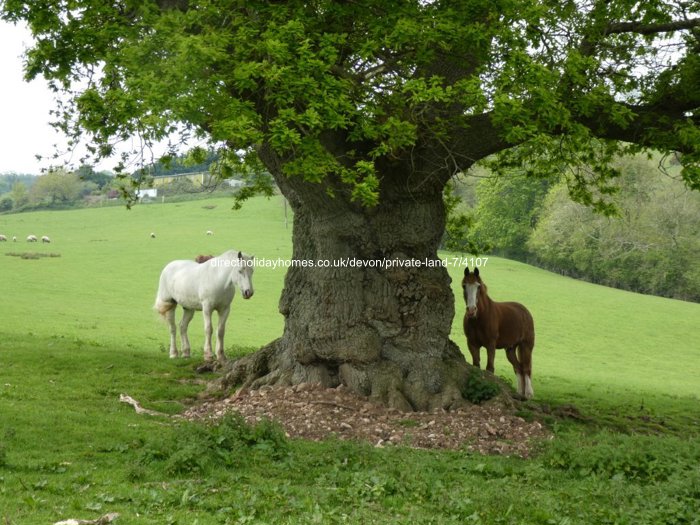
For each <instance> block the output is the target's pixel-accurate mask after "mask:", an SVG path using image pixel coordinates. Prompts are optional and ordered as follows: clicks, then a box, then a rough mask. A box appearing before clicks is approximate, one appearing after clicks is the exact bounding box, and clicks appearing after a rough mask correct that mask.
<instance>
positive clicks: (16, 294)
mask: <svg viewBox="0 0 700 525" xmlns="http://www.w3.org/2000/svg"><path fill="white" fill-rule="evenodd" d="M231 205H232V202H231V201H229V200H226V199H211V200H205V201H192V202H183V203H177V204H150V205H142V206H136V207H134V209H132V210H131V211H127V210H125V209H124V208H123V207H110V208H104V209H86V210H74V211H60V212H35V213H27V214H18V215H3V216H0V233H2V234H5V235H7V236H8V237H9V238H12V236H13V235H16V236H17V237H18V239H19V240H18V242H16V243H13V242H11V241H10V242H7V243H0V283H1V289H0V293H1V294H2V295H1V296H0V297H1V298H2V300H1V301H0V523H2V524H3V525H5V524H13V525H15V524H27V525H34V524H40V523H54V522H56V521H59V520H61V519H68V518H82V519H87V518H91V519H92V518H95V517H98V516H100V515H101V514H104V513H107V512H119V513H120V514H121V518H120V519H119V521H118V523H119V524H120V525H122V524H164V523H170V524H210V523H211V524H228V523H231V524H232V523H408V522H410V523H542V524H558V523H561V524H564V523H696V522H697V520H698V518H697V516H698V510H700V505H699V504H698V501H699V499H700V469H699V468H698V464H699V463H700V462H699V461H698V460H699V459H700V446H698V444H697V442H696V441H697V438H698V436H700V408H699V404H698V397H697V386H698V380H697V370H700V351H699V350H700V324H699V323H698V319H700V305H698V304H691V303H685V302H680V301H673V300H668V299H661V298H655V297H648V296H641V295H638V294H632V293H627V292H622V291H619V290H612V289H608V288H604V287H601V286H596V285H592V284H588V283H583V282H578V281H575V280H572V279H569V278H564V277H561V276H558V275H554V274H552V273H549V272H545V271H543V270H539V269H536V268H532V267H529V266H526V265H523V264H520V263H516V262H512V261H507V260H503V259H498V258H489V259H488V261H487V263H486V265H485V266H483V267H482V269H481V271H482V276H483V278H484V280H485V282H486V283H487V284H488V285H489V291H490V295H491V296H492V297H493V298H494V299H496V300H517V301H520V302H523V303H524V304H526V305H527V306H528V307H529V308H530V310H531V311H532V313H533V316H534V318H535V324H536V332H537V340H536V345H535V352H534V357H533V359H534V361H533V362H534V369H533V370H534V371H533V382H534V388H535V394H536V402H537V404H533V405H532V407H531V408H532V410H533V412H540V411H541V409H540V408H538V407H540V406H541V405H542V404H544V405H550V406H553V407H556V406H558V405H574V406H576V407H578V408H579V410H580V411H581V412H582V414H583V415H584V416H585V417H586V418H587V422H586V423H576V422H571V421H565V420H558V419H555V418H550V419H548V421H549V422H550V424H552V426H553V428H554V430H555V432H556V439H555V440H554V441H553V442H552V443H547V444H543V445H542V450H541V451H540V454H539V455H538V456H537V457H536V458H534V459H530V460H519V459H513V458H500V457H481V456H475V455H471V454H467V453H461V452H426V451H415V450H410V449H403V448H398V449H393V450H387V449H384V450H378V449H373V448H371V447H369V446H366V445H362V444H350V443H338V442H334V441H330V442H328V443H322V444H312V443H305V442H299V441H288V440H286V439H284V438H282V437H281V436H280V435H279V432H278V431H276V430H275V429H274V428H268V427H261V428H257V429H246V428H244V427H241V425H240V424H239V423H238V422H237V421H226V422H224V423H222V424H221V425H218V426H215V427H202V426H198V425H193V424H184V423H173V422H172V421H169V420H165V419H163V418H148V417H144V416H139V415H136V414H135V413H134V411H133V410H132V409H131V408H130V407H128V406H126V405H123V404H120V403H119V401H118V397H119V394H120V393H122V392H124V393H128V394H130V395H132V396H134V397H135V398H137V399H139V400H140V401H141V402H143V403H144V405H146V406H148V407H149V408H155V409H157V410H160V411H164V412H168V413H173V414H174V413H178V412H179V411H181V410H182V409H183V408H184V407H185V406H187V405H188V404H189V403H192V402H193V400H194V399H195V398H196V396H197V394H198V393H200V392H202V391H203V389H204V388H205V384H204V382H205V379H207V377H206V376H200V375H197V374H195V373H194V371H193V368H194V365H196V364H197V361H198V359H200V358H201V342H202V327H201V325H202V321H201V315H197V316H196V317H195V320H194V322H193V323H192V325H191V339H192V342H193V345H194V347H195V359H194V360H192V361H190V362H188V361H172V360H169V359H168V358H167V343H168V336H167V328H166V326H165V324H164V323H163V322H162V321H161V320H160V319H159V317H158V316H157V315H156V314H155V313H154V312H153V311H152V309H151V307H152V304H153V299H154V296H155V291H156V287H157V281H158V275H159V272H160V270H161V269H162V267H163V266H164V265H165V264H166V263H167V262H168V261H170V260H172V259H177V258H192V257H194V256H196V255H198V254H200V253H201V254H209V253H211V254H217V253H220V252H223V251H224V250H226V249H229V248H238V249H242V250H243V251H246V252H248V253H252V254H255V255H256V256H257V257H266V258H270V259H276V258H278V257H279V258H282V259H287V258H289V257H290V254H291V242H290V237H291V225H290V227H289V229H288V228H286V227H285V220H284V209H283V204H282V201H281V199H279V198H275V199H271V200H265V199H255V200H253V201H251V202H249V203H248V204H247V205H246V206H245V207H244V208H243V210H241V211H238V212H233V211H231ZM207 230H212V231H213V232H214V235H213V236H207V235H205V232H206V231H207ZM151 232H154V233H155V234H156V238H155V239H152V238H151V237H150V233H151ZM28 234H35V235H38V236H41V235H49V236H50V237H51V239H52V243H51V244H41V243H35V244H29V243H26V242H25V241H24V238H25V237H26V236H27V235H28ZM10 253H14V254H19V255H21V254H27V253H29V254H39V255H51V254H52V255H54V256H53V257H36V258H30V259H24V258H21V257H19V256H12V255H8V254H10ZM443 255H444V256H446V257H448V259H449V257H451V255H450V254H443ZM462 270H463V268H459V267H455V266H450V267H449V271H450V273H451V275H452V277H453V291H454V293H455V296H456V302H455V304H456V316H455V321H454V326H453V334H452V335H453V339H454V340H455V341H456V342H457V343H458V344H459V345H460V348H462V349H463V351H466V344H465V340H464V336H463V334H462V332H461V319H462V316H463V314H464V302H463V299H462V297H461V292H460V290H459V283H460V274H461V272H462ZM283 281H284V271H282V270H279V269H277V270H273V269H266V268H258V269H256V272H255V277H254V284H255V296H254V298H253V299H251V300H250V301H242V300H240V298H236V299H235V300H234V303H233V309H232V314H231V317H230V318H229V323H228V328H227V341H226V343H227V349H228V351H229V352H236V353H240V352H247V351H251V350H252V349H254V348H255V347H258V346H260V345H262V344H264V343H266V342H269V341H270V340H272V339H274V338H275V337H277V336H278V335H279V334H280V333H281V330H282V326H283V320H282V317H281V316H280V314H279V313H278V311H277V304H278V300H279V295H280V291H281V289H282V285H283ZM496 372H497V373H498V374H499V375H502V376H504V377H505V378H507V379H508V380H511V379H512V378H511V376H512V372H511V370H510V366H509V365H508V363H507V360H506V359H505V356H504V355H503V353H499V354H497V357H496Z"/></svg>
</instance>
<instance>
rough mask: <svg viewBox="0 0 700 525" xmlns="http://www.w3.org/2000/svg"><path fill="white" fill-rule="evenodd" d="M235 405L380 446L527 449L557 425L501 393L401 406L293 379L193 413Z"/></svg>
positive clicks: (292, 425) (222, 411)
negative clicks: (455, 403)
mask: <svg viewBox="0 0 700 525" xmlns="http://www.w3.org/2000/svg"><path fill="white" fill-rule="evenodd" d="M230 413H239V414H241V415H242V416H243V417H244V418H245V419H246V421H247V422H249V423H255V422H258V421H260V420H262V419H265V418H267V419H270V420H273V421H275V422H277V423H279V424H280V425H281V426H282V427H283V428H284V430H285V432H286V434H287V435H288V436H289V437H292V438H303V439H311V440H322V439H326V438H333V437H335V438H337V439H346V440H358V441H367V442H369V443H371V444H372V445H375V446H391V445H404V446H410V447H415V448H427V449H433V448H444V449H463V450H465V451H474V452H480V453H484V454H505V455H517V456H523V457H526V456H528V455H530V453H531V452H532V449H533V447H534V446H535V445H536V444H537V442H538V441H541V440H546V439H551V437H552V434H551V432H550V431H549V430H548V429H547V428H545V427H544V426H543V425H542V424H541V423H539V422H537V421H526V420H525V419H523V418H521V417H519V416H517V415H515V413H514V410H513V406H512V405H510V404H509V403H508V402H506V401H505V400H504V399H503V398H502V397H501V396H499V397H498V398H496V399H494V400H492V401H488V402H486V403H483V404H481V405H471V406H465V407H462V408H459V409H457V410H452V411H445V410H442V409H438V410H434V411H432V412H401V411H399V410H397V409H395V408H387V407H385V406H382V405H379V404H376V403H373V402H371V401H369V400H368V399H367V398H364V397H362V396H358V395H357V394H354V393H353V392H351V391H350V390H349V389H347V388H346V387H343V386H341V387H338V388H324V387H322V386H320V385H315V384H309V383H303V384H299V385H295V386H291V387H282V386H274V387H262V388H260V389H259V390H248V389H243V390H241V391H239V392H237V393H235V394H233V395H231V396H229V397H227V398H225V399H217V400H209V401H205V402H203V403H201V404H198V405H196V406H194V407H192V408H190V409H189V410H188V411H187V412H186V413H185V414H184V415H185V417H186V418H188V419H211V418H219V417H223V416H225V415H227V414H230Z"/></svg>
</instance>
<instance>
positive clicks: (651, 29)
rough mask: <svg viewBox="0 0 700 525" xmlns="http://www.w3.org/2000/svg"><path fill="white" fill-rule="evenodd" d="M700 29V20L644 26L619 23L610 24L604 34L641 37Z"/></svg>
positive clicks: (692, 19) (640, 23) (633, 23)
mask: <svg viewBox="0 0 700 525" xmlns="http://www.w3.org/2000/svg"><path fill="white" fill-rule="evenodd" d="M696 27H700V18H691V19H689V20H675V21H673V22H666V23H660V24H644V23H642V22H617V23H613V24H609V25H608V26H607V27H606V28H605V31H604V33H605V34H606V35H614V34H621V33H637V34H640V35H655V34H658V33H670V32H671V31H680V30H683V29H693V28H696Z"/></svg>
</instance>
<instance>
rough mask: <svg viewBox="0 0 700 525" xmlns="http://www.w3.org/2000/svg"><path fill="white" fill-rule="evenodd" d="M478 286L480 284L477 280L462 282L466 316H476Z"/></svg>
mask: <svg viewBox="0 0 700 525" xmlns="http://www.w3.org/2000/svg"><path fill="white" fill-rule="evenodd" d="M479 286H481V284H480V283H479V282H478V281H474V282H473V283H470V282H465V283H464V295H465V296H466V298H467V316H468V317H476V302H477V297H478V295H479Z"/></svg>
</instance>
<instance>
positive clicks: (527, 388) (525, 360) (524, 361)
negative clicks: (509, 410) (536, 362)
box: [518, 343, 535, 399]
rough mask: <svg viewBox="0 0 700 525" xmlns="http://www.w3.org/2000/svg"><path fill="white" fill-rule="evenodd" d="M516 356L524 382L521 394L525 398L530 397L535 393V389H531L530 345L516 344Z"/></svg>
mask: <svg viewBox="0 0 700 525" xmlns="http://www.w3.org/2000/svg"><path fill="white" fill-rule="evenodd" d="M518 357H519V359H520V368H521V370H522V374H523V383H524V384H523V391H522V394H523V397H525V399H530V398H531V397H533V396H534V395H535V391H534V390H533V389H532V345H531V344H528V343H521V344H520V346H518Z"/></svg>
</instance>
